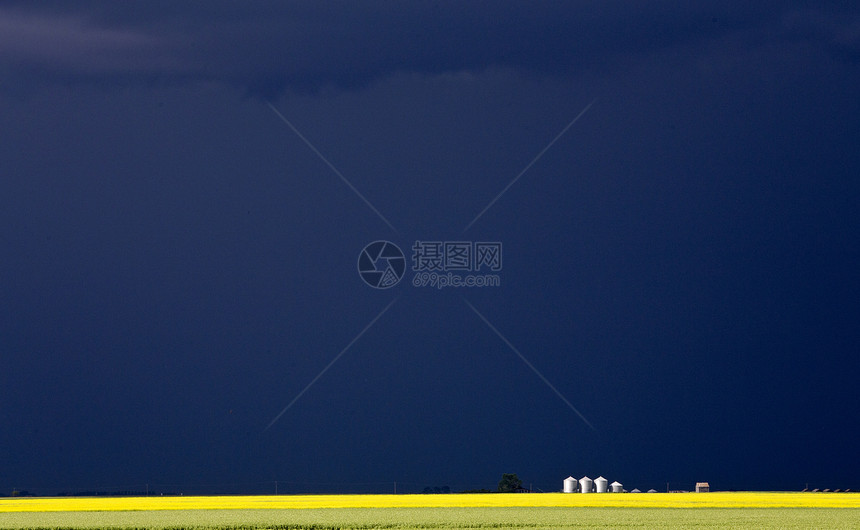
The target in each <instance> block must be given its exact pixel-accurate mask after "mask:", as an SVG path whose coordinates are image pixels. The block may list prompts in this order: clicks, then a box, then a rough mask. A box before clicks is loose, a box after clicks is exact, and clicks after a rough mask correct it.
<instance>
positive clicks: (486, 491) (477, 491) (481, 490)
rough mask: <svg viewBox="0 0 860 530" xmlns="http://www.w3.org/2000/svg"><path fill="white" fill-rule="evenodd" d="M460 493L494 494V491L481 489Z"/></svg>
mask: <svg viewBox="0 0 860 530" xmlns="http://www.w3.org/2000/svg"><path fill="white" fill-rule="evenodd" d="M460 493H492V491H490V490H488V489H487V488H481V489H478V490H463V491H461V492H460Z"/></svg>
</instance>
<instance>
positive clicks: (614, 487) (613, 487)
mask: <svg viewBox="0 0 860 530" xmlns="http://www.w3.org/2000/svg"><path fill="white" fill-rule="evenodd" d="M609 487H610V490H609V491H611V492H612V493H622V492H624V485H622V484H621V483H620V482H618V481H617V480H616V481H615V482H613V483H612V484H610V485H609Z"/></svg>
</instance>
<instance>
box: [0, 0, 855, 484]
mask: <svg viewBox="0 0 860 530" xmlns="http://www.w3.org/2000/svg"><path fill="white" fill-rule="evenodd" d="M673 4H674V3H673V2H650V3H648V5H647V6H644V5H643V4H642V3H640V2H616V3H613V4H612V5H611V6H607V5H604V3H602V2H590V3H582V2H580V3H570V4H565V5H561V6H559V5H556V4H555V3H552V4H551V3H538V4H531V3H528V4H527V3H510V2H492V3H489V2H488V3H483V2H475V3H467V4H462V3H459V2H434V3H415V4H410V6H396V7H395V8H392V6H390V5H383V4H376V3H372V2H366V3H360V5H356V4H355V3H354V2H344V3H328V4H327V6H328V7H321V6H318V5H317V3H316V2H301V3H291V4H289V5H288V6H283V5H281V4H280V3H250V4H248V5H245V4H242V5H241V6H240V5H238V4H235V3H228V2H223V3H222V2H205V3H204V2H201V3H182V4H180V5H179V6H177V5H174V3H172V2H165V3H163V4H162V5H159V3H157V2H147V3H121V4H115V3H112V2H105V3H97V2H78V3H75V4H74V5H71V4H67V3H65V2H42V3H40V4H39V5H31V3H29V2H6V3H4V4H3V5H2V7H0V122H2V123H3V124H4V126H3V127H0V455H2V456H0V493H8V492H10V491H11V490H12V488H16V487H17V488H24V489H29V490H31V491H35V492H36V493H42V494H49V493H56V492H58V491H75V490H86V489H120V488H126V487H134V488H138V487H143V485H144V484H146V483H149V484H155V485H159V484H160V485H162V486H160V487H161V488H162V489H163V490H165V491H179V490H182V491H187V492H193V491H218V492H250V491H269V490H270V485H271V484H272V483H273V481H275V480H278V481H279V482H280V484H281V491H293V492H300V491H390V488H389V486H388V484H391V485H393V483H394V482H395V481H397V482H398V483H399V484H400V490H401V491H420V490H421V489H423V487H424V486H436V485H439V486H441V485H449V486H451V487H452V488H454V489H464V488H479V487H494V486H495V484H496V482H497V481H498V479H499V477H500V476H501V474H502V473H503V472H515V473H517V474H518V475H519V476H520V477H521V478H522V479H523V480H524V481H525V482H526V483H533V484H534V485H535V486H536V487H539V488H541V489H545V490H556V489H560V488H561V482H562V479H564V478H565V477H567V476H568V475H570V474H573V475H575V476H583V475H586V474H587V475H589V476H592V477H594V476H596V475H599V474H602V475H604V476H606V477H607V478H609V480H619V481H620V482H622V483H624V484H625V486H629V487H631V488H632V487H639V488H640V489H647V488H651V487H654V488H657V489H660V488H662V487H665V483H666V482H667V481H669V482H671V483H673V484H676V485H677V486H678V487H679V488H691V487H692V486H693V483H694V482H695V481H697V480H708V481H710V483H711V485H712V487H713V488H715V489H741V488H751V489H800V488H802V487H803V486H804V485H805V484H806V483H809V484H810V485H811V486H817V487H830V488H845V487H851V488H860V482H858V480H860V478H858V477H860V467H858V462H860V458H858V456H860V455H858V452H857V449H856V443H854V441H853V440H854V438H855V436H856V434H857V429H856V427H855V426H854V424H855V423H856V418H857V417H858V413H860V410H858V405H857V403H858V401H857V399H856V397H855V396H854V394H855V393H856V392H855V389H856V382H857V380H858V377H860V362H858V354H860V325H858V324H860V276H858V273H857V271H858V270H860V219H858V211H860V180H858V175H860V99H858V97H857V90H858V87H860V9H857V8H856V7H850V3H848V2H845V3H838V2H826V3H818V4H817V7H815V8H809V7H807V6H806V4H805V3H802V2H755V3H749V2H730V3H723V4H721V7H716V6H703V5H696V6H692V7H683V8H679V7H677V6H675V5H673ZM732 4H736V5H732ZM592 102H593V104H592V105H591V106H590V107H588V105H589V104H591V103H592ZM270 104H271V105H272V106H273V107H274V108H275V109H277V110H278V112H280V113H281V114H282V116H283V117H284V118H286V120H288V121H289V122H290V123H291V124H292V125H293V126H294V127H295V128H296V129H297V130H298V131H299V132H300V133H301V135H302V136H303V137H304V138H305V139H307V141H308V142H310V144H311V145H313V147H314V148H315V149H317V150H318V152H319V155H321V156H318V154H317V153H315V152H314V151H313V150H312V149H311V148H310V147H309V146H308V145H306V143H305V142H303V140H302V138H301V137H300V136H299V135H297V134H296V133H295V132H294V131H293V130H291V128H290V127H289V126H288V125H287V124H286V123H285V122H284V121H283V120H282V119H281V117H279V116H278V115H277V114H276V113H275V112H274V111H273V110H272V108H270ZM586 107H588V110H587V112H585V113H584V114H582V116H581V117H580V118H579V119H578V120H577V121H576V123H574V124H573V125H572V126H571V127H570V128H569V129H567V131H566V132H565V133H564V134H562V135H561V136H558V135H559V133H560V132H562V131H563V130H564V129H565V127H566V126H567V125H568V124H570V122H571V121H572V120H573V119H574V118H575V117H577V116H578V115H579V114H580V113H581V112H582V111H583V109H586ZM556 138H557V140H556V141H555V143H552V145H551V146H550V147H549V149H546V150H545V151H544V149H545V148H546V147H547V146H549V145H550V143H551V142H553V140H554V139H556ZM542 152H543V154H542V155H541V156H539V157H538V155H539V154H540V153H542ZM536 157H537V159H536ZM323 159H324V160H323ZM532 162H534V163H533V164H531V163H532ZM329 164H330V165H329ZM529 164H531V165H529ZM526 168H528V169H527V171H525V172H524V173H522V172H523V170H524V169H526ZM338 173H340V175H342V176H343V178H344V179H345V180H346V181H348V182H349V184H350V185H352V186H353V187H354V188H355V189H354V190H353V189H350V187H349V185H347V184H346V183H345V182H344V181H343V180H342V179H341V178H340V176H339V175H338ZM521 173H522V174H521ZM520 174H521V176H520V178H519V179H516V177H518V176H519V175H520ZM515 179H516V182H514V183H513V185H511V186H510V188H508V189H507V191H505V192H504V193H503V194H502V195H501V197H499V198H498V200H497V201H496V202H495V203H493V204H492V206H491V207H490V208H489V209H487V210H486V212H485V213H483V214H482V215H480V217H479V218H478V219H477V221H475V222H474V224H472V225H471V226H469V228H468V229H467V230H465V231H464V227H466V226H468V225H469V223H470V222H471V221H472V220H473V219H475V217H476V216H478V215H479V214H480V212H482V210H484V208H485V207H487V206H488V205H489V204H490V203H491V201H493V199H494V198H496V197H497V196H498V195H499V193H500V192H502V191H503V190H505V188H506V187H507V186H508V185H509V184H510V183H511V182H513V181H514V180H515ZM356 191H357V192H358V193H356ZM361 197H364V198H365V199H366V200H367V201H368V202H370V203H371V204H372V205H373V206H374V207H375V208H376V209H377V210H378V212H379V213H380V214H381V216H380V215H377V214H376V213H375V212H374V211H373V210H372V209H371V208H370V207H369V206H368V205H367V204H366V203H365V202H364V201H363V200H362V198H361ZM381 217H384V218H385V219H386V220H388V221H389V222H390V224H391V225H392V226H393V227H394V229H392V228H391V227H390V226H388V225H387V224H386V223H385V222H384V221H383V219H382V218H381ZM375 240H389V241H392V242H394V243H396V244H397V245H399V246H400V248H402V249H403V250H404V253H405V254H406V255H407V256H406V257H407V260H409V259H410V258H411V250H410V249H411V247H412V245H413V243H414V242H415V241H416V240H421V241H433V240H437V241H489V242H500V243H502V245H503V249H504V252H503V255H504V263H503V269H502V270H501V271H499V276H500V278H501V286H498V287H485V288H449V289H441V290H440V289H433V288H419V287H414V286H413V285H412V279H413V274H414V273H413V272H412V271H411V270H410V269H409V268H407V275H406V277H405V278H404V279H403V280H402V281H401V283H400V284H398V285H397V286H395V287H393V288H391V289H386V290H376V289H373V288H371V287H369V286H368V285H366V284H365V283H363V282H362V279H361V277H360V276H359V275H358V272H357V270H356V263H357V259H358V256H359V253H360V251H361V249H362V248H363V247H364V246H365V245H366V244H368V243H370V242H372V241H375ZM410 265H411V263H410ZM392 301H394V303H393V305H391V306H390V308H389V309H388V310H387V311H385V313H384V314H382V315H381V316H379V314H380V312H381V311H383V309H384V308H386V307H388V305H389V304H390V303H391V302H392ZM473 308H474V310H473ZM476 311H477V312H476ZM378 316H379V318H378V320H375V322H374V323H373V325H372V326H370V327H369V328H367V329H366V327H367V326H368V324H370V323H371V322H372V321H374V319H375V318H376V317H378ZM481 316H483V318H484V319H486V321H485V320H484V319H482V318H481ZM488 323H489V325H488ZM491 326H492V327H491ZM365 329H366V331H364V332H363V330H365ZM494 329H495V330H496V331H498V334H497V333H496V332H495V331H494ZM362 332H363V333H362ZM359 335H360V337H359ZM356 337H358V339H357V340H354V339H356ZM353 341H354V342H353ZM345 348H347V349H346V350H344V349H345ZM517 352H519V354H520V355H521V356H522V357H520V355H518V354H517ZM341 353H343V354H342V355H340V356H339V354H341ZM335 359H336V362H335V363H334V364H332V365H331V366H330V368H328V369H327V370H326V371H325V372H324V373H322V375H321V376H320V377H319V378H318V379H317V380H316V381H315V382H314V383H313V384H312V385H311V386H310V388H307V390H306V391H305V392H304V393H303V394H301V397H300V399H298V401H296V402H295V403H294V404H293V405H292V406H291V407H290V408H289V409H288V410H286V412H284V413H283V415H281V416H280V417H278V419H277V421H275V422H274V424H272V426H271V428H268V429H267V428H266V427H267V425H269V424H270V422H272V420H273V419H274V418H275V417H276V416H278V414H279V413H280V412H281V411H283V410H284V407H286V406H287V405H288V404H289V403H290V402H291V401H292V400H293V399H294V398H295V397H296V396H297V395H299V394H300V393H301V392H302V391H303V390H304V389H305V388H306V387H307V385H308V384H309V383H311V382H312V381H314V379H315V378H316V377H317V376H318V375H319V374H320V373H321V372H323V370H324V369H325V368H326V367H327V366H328V365H329V363H331V361H332V360H335ZM523 359H526V360H527V361H528V363H530V364H531V366H532V367H533V368H534V370H532V368H530V367H529V365H528V363H526V362H524V361H523ZM538 374H540V375H538ZM553 388H554V389H555V390H557V392H558V394H557V393H556V392H554V390H553ZM559 394H560V395H561V396H562V397H560V396H559ZM565 400H566V401H567V402H568V403H569V404H570V405H571V406H570V407H569V406H568V403H566V402H565ZM573 409H576V410H573ZM576 411H579V413H581V414H582V415H583V416H584V417H585V418H587V420H588V422H589V423H591V425H593V429H592V428H590V427H589V426H588V425H587V424H586V422H584V421H583V420H582V419H581V418H580V416H579V415H577V413H576Z"/></svg>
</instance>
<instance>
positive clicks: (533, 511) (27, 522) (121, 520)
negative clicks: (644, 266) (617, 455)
mask: <svg viewBox="0 0 860 530" xmlns="http://www.w3.org/2000/svg"><path fill="white" fill-rule="evenodd" d="M613 527H615V528H619V527H624V528H631V527H632V528H860V509H856V508H593V507H566V508H562V507H533V508H523V507H519V508H471V507H470V508H314V509H298V510H296V509H287V510H151V511H150V510H146V511H94V512H11V513H0V528H4V529H5V528H17V529H43V528H44V529H49V528H50V529H56V528H117V529H120V528H121V529H131V528H160V529H168V528H171V529H180V528H189V529H190V528H195V529H204V528H236V529H239V528H241V529H258V528H259V529H263V528H272V529H276V528H277V529H294V528H295V529H326V528H403V529H407V528H613Z"/></svg>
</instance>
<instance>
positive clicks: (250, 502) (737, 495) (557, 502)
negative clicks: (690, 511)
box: [0, 492, 860, 512]
mask: <svg viewBox="0 0 860 530" xmlns="http://www.w3.org/2000/svg"><path fill="white" fill-rule="evenodd" d="M551 506H557V507H578V506H579V507H598V508H600V507H627V508H696V507H702V508H860V494H855V493H785V492H732V493H722V492H713V493H639V494H634V493H627V494H620V493H616V494H611V493H604V494H597V493H592V494H581V493H566V494H565V493H533V494H523V493H513V494H500V493H497V494H450V495H277V496H214V497H191V496H189V497H185V496H181V497H72V498H67V497H51V498H6V499H0V512H59V511H68V512H78V511H138V510H259V509H310V508H436V507H452V508H469V507H551Z"/></svg>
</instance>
